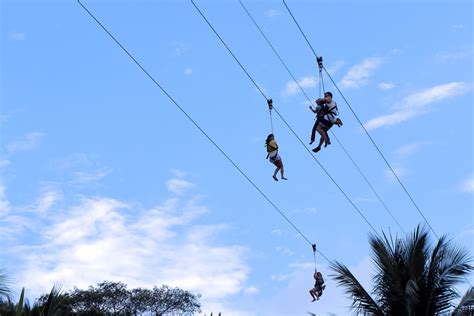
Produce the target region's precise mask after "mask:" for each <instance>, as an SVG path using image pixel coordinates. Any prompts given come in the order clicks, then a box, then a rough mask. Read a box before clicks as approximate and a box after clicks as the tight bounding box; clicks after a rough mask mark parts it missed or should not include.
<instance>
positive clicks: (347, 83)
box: [339, 57, 383, 88]
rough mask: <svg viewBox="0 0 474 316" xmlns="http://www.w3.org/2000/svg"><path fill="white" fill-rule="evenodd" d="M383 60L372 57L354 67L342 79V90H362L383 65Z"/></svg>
mask: <svg viewBox="0 0 474 316" xmlns="http://www.w3.org/2000/svg"><path fill="white" fill-rule="evenodd" d="M382 61H383V60H382V58H380V57H372V58H366V59H364V60H363V61H362V62H361V63H360V64H357V65H355V66H353V67H352V68H351V69H349V71H348V72H347V74H346V75H345V76H344V77H343V78H342V80H341V82H340V83H339V85H340V86H341V88H360V87H362V86H363V85H365V84H367V82H368V80H369V78H370V76H371V75H372V73H373V72H374V71H375V70H377V69H378V68H379V67H380V65H381V64H382Z"/></svg>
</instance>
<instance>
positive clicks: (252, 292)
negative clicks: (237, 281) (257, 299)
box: [244, 286, 259, 295]
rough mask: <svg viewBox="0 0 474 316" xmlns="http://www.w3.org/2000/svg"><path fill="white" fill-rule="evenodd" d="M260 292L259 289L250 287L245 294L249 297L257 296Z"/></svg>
mask: <svg viewBox="0 0 474 316" xmlns="http://www.w3.org/2000/svg"><path fill="white" fill-rule="evenodd" d="M258 292H259V289H258V288H257V287H255V286H249V287H247V288H245V289H244V293H245V294H247V295H254V294H257V293H258Z"/></svg>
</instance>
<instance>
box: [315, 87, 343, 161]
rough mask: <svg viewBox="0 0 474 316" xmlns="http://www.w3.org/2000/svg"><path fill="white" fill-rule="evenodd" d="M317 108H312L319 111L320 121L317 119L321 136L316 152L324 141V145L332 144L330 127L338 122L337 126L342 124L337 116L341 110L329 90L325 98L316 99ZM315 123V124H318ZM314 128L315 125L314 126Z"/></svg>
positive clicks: (325, 93) (317, 126)
mask: <svg viewBox="0 0 474 316" xmlns="http://www.w3.org/2000/svg"><path fill="white" fill-rule="evenodd" d="M316 104H317V106H316V108H315V109H314V110H313V108H312V107H311V110H312V111H313V112H315V113H317V114H318V113H319V114H318V115H319V116H320V118H319V121H318V119H317V120H316V123H317V125H316V131H318V133H319V135H321V138H320V139H319V145H318V146H317V147H315V148H314V149H313V151H314V152H315V153H317V152H318V151H320V150H321V146H322V144H323V143H324V147H326V146H327V145H330V144H331V140H330V139H329V135H328V131H329V129H330V128H331V127H332V126H333V125H334V124H336V125H337V126H339V127H341V126H342V121H341V119H340V118H338V117H337V116H338V115H339V112H338V110H337V104H336V102H334V100H333V99H332V93H331V92H329V91H326V92H324V98H319V99H317V100H316ZM316 123H315V124H316ZM313 129H314V127H313Z"/></svg>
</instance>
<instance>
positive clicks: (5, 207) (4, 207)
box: [0, 182, 10, 215]
mask: <svg viewBox="0 0 474 316" xmlns="http://www.w3.org/2000/svg"><path fill="white" fill-rule="evenodd" d="M9 210H10V202H9V201H8V199H7V194H6V187H5V185H4V184H3V183H2V182H0V215H2V214H5V213H7V212H8V211H9Z"/></svg>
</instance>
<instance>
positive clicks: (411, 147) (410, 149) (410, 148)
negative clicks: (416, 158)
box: [394, 142, 426, 158]
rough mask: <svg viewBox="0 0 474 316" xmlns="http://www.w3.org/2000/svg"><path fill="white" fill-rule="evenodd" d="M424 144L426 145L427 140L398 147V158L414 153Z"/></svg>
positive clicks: (396, 151) (396, 152)
mask: <svg viewBox="0 0 474 316" xmlns="http://www.w3.org/2000/svg"><path fill="white" fill-rule="evenodd" d="M424 145H426V143H425V142H415V143H410V144H406V145H403V146H401V147H399V148H397V149H396V150H395V151H394V152H395V154H396V155H397V156H398V158H406V157H408V156H410V155H413V154H414V153H415V152H417V151H418V150H419V149H420V148H421V147H422V146H424Z"/></svg>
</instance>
